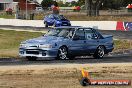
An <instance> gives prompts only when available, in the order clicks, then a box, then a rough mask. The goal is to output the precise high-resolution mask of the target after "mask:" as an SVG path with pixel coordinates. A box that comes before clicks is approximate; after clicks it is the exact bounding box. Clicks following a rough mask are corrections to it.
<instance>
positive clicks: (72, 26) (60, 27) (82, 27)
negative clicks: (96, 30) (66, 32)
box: [55, 26, 92, 29]
mask: <svg viewBox="0 0 132 88" xmlns="http://www.w3.org/2000/svg"><path fill="white" fill-rule="evenodd" d="M57 28H90V27H82V26H60V27H55V29H57ZM90 29H92V28H90Z"/></svg>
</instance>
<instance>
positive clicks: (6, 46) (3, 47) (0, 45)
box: [0, 30, 42, 57]
mask: <svg viewBox="0 0 132 88" xmlns="http://www.w3.org/2000/svg"><path fill="white" fill-rule="evenodd" d="M41 35H42V33H40V32H24V31H23V32H22V31H21V32H20V31H12V30H11V31H10V30H0V57H17V56H18V47H19V44H20V43H21V42H22V41H24V40H27V39H30V38H35V37H38V36H41Z"/></svg>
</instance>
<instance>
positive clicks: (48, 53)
mask: <svg viewBox="0 0 132 88" xmlns="http://www.w3.org/2000/svg"><path fill="white" fill-rule="evenodd" d="M57 53H58V50H56V49H52V50H43V49H22V48H20V49H19V56H20V57H45V58H55V57H57Z"/></svg>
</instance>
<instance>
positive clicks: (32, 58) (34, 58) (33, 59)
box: [26, 56, 37, 61]
mask: <svg viewBox="0 0 132 88" xmlns="http://www.w3.org/2000/svg"><path fill="white" fill-rule="evenodd" d="M26 58H27V60H28V61H36V60H37V57H30V56H29V57H26Z"/></svg>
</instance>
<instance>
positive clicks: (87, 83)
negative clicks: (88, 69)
mask: <svg viewBox="0 0 132 88" xmlns="http://www.w3.org/2000/svg"><path fill="white" fill-rule="evenodd" d="M80 84H81V85H82V86H88V85H90V80H89V79H87V78H82V79H81V80H80Z"/></svg>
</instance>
